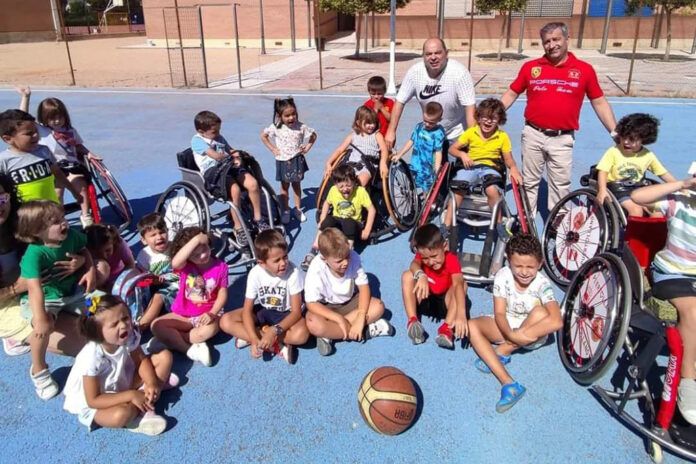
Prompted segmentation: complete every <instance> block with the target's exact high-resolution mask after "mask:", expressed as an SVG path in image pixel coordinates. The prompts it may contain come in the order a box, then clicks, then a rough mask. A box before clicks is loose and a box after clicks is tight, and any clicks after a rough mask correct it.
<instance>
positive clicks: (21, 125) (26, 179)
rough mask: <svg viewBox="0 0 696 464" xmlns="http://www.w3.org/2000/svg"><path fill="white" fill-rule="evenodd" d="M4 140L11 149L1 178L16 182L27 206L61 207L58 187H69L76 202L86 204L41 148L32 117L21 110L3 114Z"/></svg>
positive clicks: (1, 156) (2, 157)
mask: <svg viewBox="0 0 696 464" xmlns="http://www.w3.org/2000/svg"><path fill="white" fill-rule="evenodd" d="M0 137H1V138H2V141H3V142H5V143H6V144H7V145H8V147H7V149H6V150H5V151H3V152H2V153H0V174H5V175H7V176H8V177H9V178H10V179H12V182H14V184H15V185H16V186H17V193H18V194H19V197H20V199H21V200H22V201H23V202H25V203H26V202H28V201H31V200H51V201H54V202H56V203H59V199H58V195H57V194H56V185H65V186H67V188H68V190H70V193H72V194H73V196H74V197H75V199H76V200H77V201H78V202H82V196H81V195H80V192H79V191H78V190H77V189H75V188H74V187H73V186H72V184H70V182H69V181H68V178H67V177H65V174H64V173H63V171H62V170H61V169H60V167H58V165H57V164H56V159H55V157H54V156H53V154H52V153H51V152H50V150H49V149H48V148H46V147H45V146H43V145H39V133H38V130H37V127H36V123H35V122H34V117H33V116H32V115H30V114H29V113H26V112H24V111H21V110H7V111H3V112H2V113H0Z"/></svg>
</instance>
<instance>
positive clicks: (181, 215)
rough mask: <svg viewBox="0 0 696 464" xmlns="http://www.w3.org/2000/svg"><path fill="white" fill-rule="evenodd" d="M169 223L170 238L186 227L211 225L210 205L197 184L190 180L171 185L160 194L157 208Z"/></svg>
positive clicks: (207, 227) (204, 228) (203, 227)
mask: <svg viewBox="0 0 696 464" xmlns="http://www.w3.org/2000/svg"><path fill="white" fill-rule="evenodd" d="M155 211H157V212H158V213H159V214H160V215H161V216H162V217H163V218H164V222H165V223H166V224H167V229H168V231H169V240H173V239H174V237H175V236H176V234H177V232H179V231H180V230H181V229H183V228H185V227H194V226H195V227H200V228H201V229H203V230H205V231H208V229H209V227H210V222H209V215H208V205H207V203H206V201H205V199H204V198H203V197H202V196H201V194H200V193H199V192H198V190H197V189H196V187H195V186H193V185H192V184H189V183H188V182H177V183H175V184H173V185H171V186H170V187H169V188H168V189H167V190H165V191H164V193H163V194H162V195H161V196H160V198H159V200H158V201H157V207H156V208H155Z"/></svg>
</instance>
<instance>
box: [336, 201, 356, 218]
mask: <svg viewBox="0 0 696 464" xmlns="http://www.w3.org/2000/svg"><path fill="white" fill-rule="evenodd" d="M355 213H356V211H355V206H353V203H351V202H350V201H348V200H343V201H341V202H339V203H338V204H337V205H336V213H335V214H334V216H336V217H339V218H342V219H348V218H351V217H354V216H355Z"/></svg>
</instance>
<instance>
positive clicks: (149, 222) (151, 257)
mask: <svg viewBox="0 0 696 464" xmlns="http://www.w3.org/2000/svg"><path fill="white" fill-rule="evenodd" d="M138 232H139V233H140V241H141V242H142V243H143V245H144V247H143V249H142V250H140V253H138V257H137V258H136V261H137V263H138V267H139V268H141V269H142V270H144V271H146V272H149V273H150V274H152V275H154V276H156V277H157V281H156V282H155V286H154V288H153V290H154V291H153V292H152V298H151V299H150V304H148V306H147V308H146V309H145V311H144V312H143V315H142V316H141V317H140V319H139V320H138V321H137V323H138V327H140V330H144V329H149V328H150V324H151V323H152V321H154V320H155V318H156V317H157V316H159V315H160V313H161V312H162V311H163V310H164V311H167V312H168V311H170V310H171V307H172V303H173V302H174V298H176V293H177V291H179V276H178V275H176V273H175V272H174V270H173V269H172V257H171V256H169V234H168V231H167V224H166V223H165V222H164V218H163V217H162V216H160V215H159V214H157V213H150V214H146V215H145V216H143V217H142V219H140V221H138Z"/></svg>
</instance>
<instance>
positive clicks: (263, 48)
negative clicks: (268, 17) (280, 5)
mask: <svg viewBox="0 0 696 464" xmlns="http://www.w3.org/2000/svg"><path fill="white" fill-rule="evenodd" d="M259 17H260V18H261V54H262V55H265V54H266V34H265V32H264V30H263V0H259Z"/></svg>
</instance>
